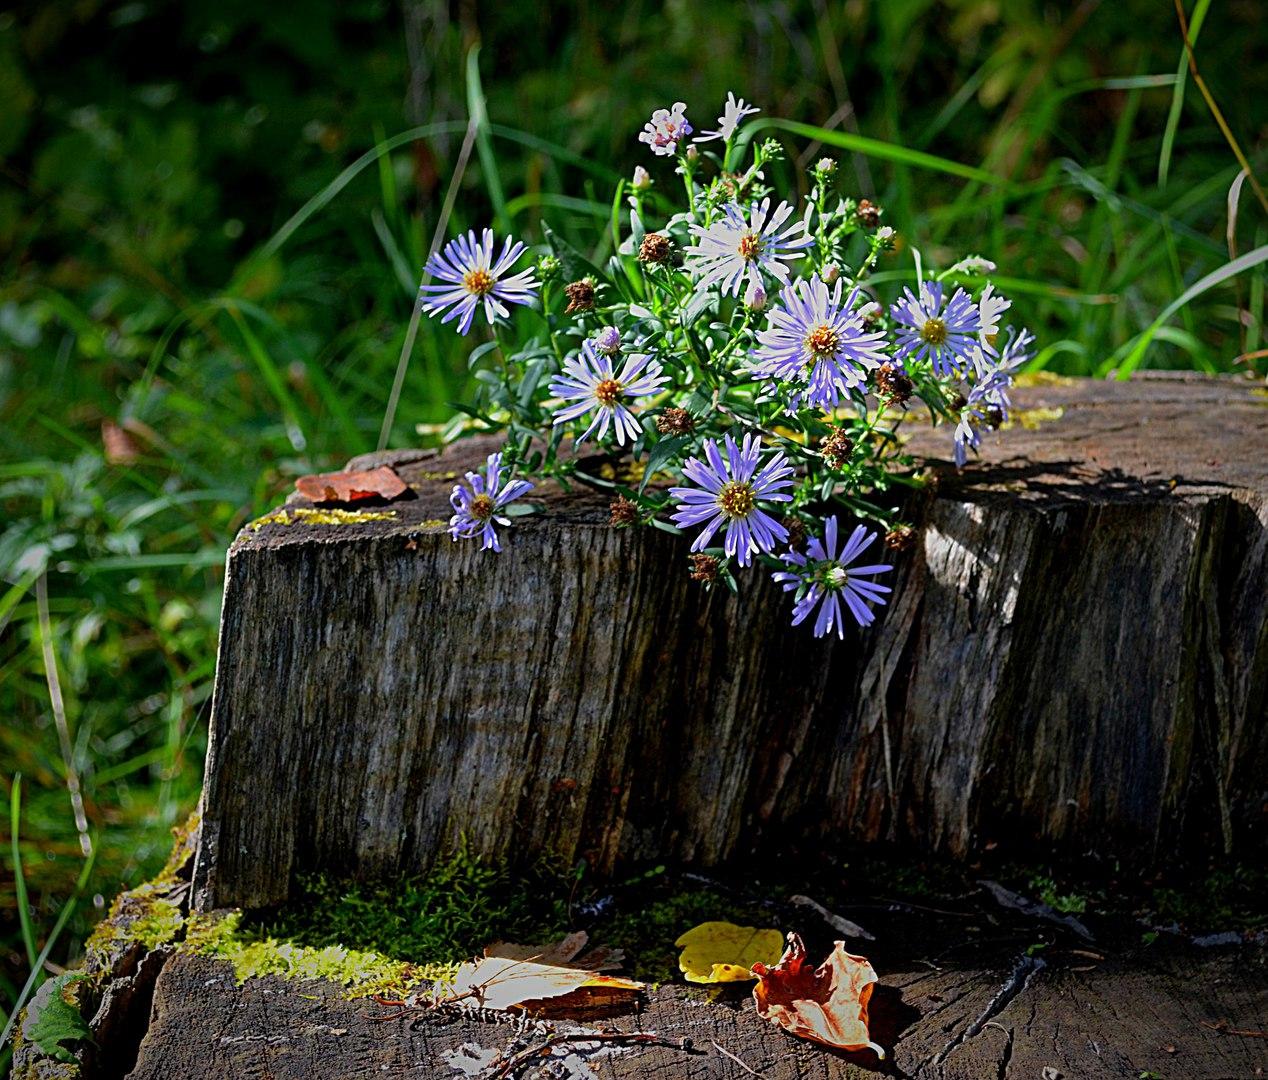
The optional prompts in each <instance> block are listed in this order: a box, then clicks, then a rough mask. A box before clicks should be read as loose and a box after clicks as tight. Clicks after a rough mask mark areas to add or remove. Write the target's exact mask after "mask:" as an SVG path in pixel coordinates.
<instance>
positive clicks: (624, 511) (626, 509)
mask: <svg viewBox="0 0 1268 1080" xmlns="http://www.w3.org/2000/svg"><path fill="white" fill-rule="evenodd" d="M638 522H639V512H638V503H636V502H631V501H630V500H629V499H627V498H626V497H625V496H624V495H618V496H617V497H616V498H615V499H613V500H612V502H611V503H610V504H609V505H608V524H609V525H611V526H612V527H613V528H614V529H628V528H629V527H630V526H631V525H637V524H638Z"/></svg>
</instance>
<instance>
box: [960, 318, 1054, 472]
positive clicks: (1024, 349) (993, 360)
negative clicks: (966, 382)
mask: <svg viewBox="0 0 1268 1080" xmlns="http://www.w3.org/2000/svg"><path fill="white" fill-rule="evenodd" d="M1034 340H1035V338H1034V335H1033V334H1031V333H1030V331H1029V330H1022V331H1020V332H1017V333H1014V331H1013V330H1012V329H1011V328H1010V329H1009V331H1008V340H1007V341H1006V342H1005V343H1004V347H1003V348H1002V349H1001V350H1000V351H999V353H998V354H996V353H994V352H993V351H991V350H989V349H981V348H978V349H974V351H973V358H972V363H971V365H970V370H971V374H972V378H973V387H972V389H970V390H969V395H968V398H967V400H966V401H965V404H964V407H963V408H962V409H961V410H960V418H959V422H958V423H957V424H956V426H955V463H956V465H958V466H960V467H961V468H963V467H964V463H965V462H966V461H967V460H968V456H969V454H968V452H969V450H976V449H977V448H978V446H979V445H980V444H981V441H982V440H981V436H980V434H979V433H978V428H979V427H980V426H983V425H985V426H988V427H999V425H1000V424H1002V423H1004V422H1005V421H1006V420H1007V419H1008V412H1009V410H1010V409H1011V408H1012V405H1013V403H1012V400H1011V398H1010V397H1009V390H1010V389H1011V388H1012V385H1013V376H1014V374H1015V373H1016V371H1017V369H1018V368H1019V367H1021V366H1022V365H1023V364H1025V363H1027V362H1028V361H1029V360H1030V351H1029V350H1030V346H1031V345H1032V344H1033V343H1034Z"/></svg>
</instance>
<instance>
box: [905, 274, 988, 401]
mask: <svg viewBox="0 0 1268 1080" xmlns="http://www.w3.org/2000/svg"><path fill="white" fill-rule="evenodd" d="M890 313H891V314H892V315H893V316H894V321H895V322H897V323H898V324H899V329H898V333H897V337H898V350H897V352H896V353H895V354H894V355H895V358H896V359H898V360H905V359H907V358H908V357H914V358H915V359H916V360H924V359H926V358H928V359H930V360H932V362H933V370H934V374H936V375H938V376H941V377H946V376H948V375H956V374H959V373H960V371H961V369H962V368H963V367H964V366H965V365H966V364H968V363H969V361H970V359H971V358H972V355H973V348H974V346H975V345H976V344H977V336H978V332H979V331H980V330H981V328H982V314H981V311H980V310H979V308H978V306H977V305H976V304H975V303H973V301H972V300H971V299H970V298H969V294H968V293H966V292H965V291H964V290H963V289H956V290H955V295H954V296H952V297H951V299H950V300H949V301H947V305H946V307H945V308H944V307H943V306H942V284H941V283H940V282H937V281H926V282H925V283H924V284H923V285H921V286H920V296H919V298H917V297H915V296H913V295H912V292H911V290H910V289H904V290H903V296H901V297H900V298H899V300H898V302H897V303H896V304H894V306H893V307H892V308H890Z"/></svg>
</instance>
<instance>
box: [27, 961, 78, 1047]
mask: <svg viewBox="0 0 1268 1080" xmlns="http://www.w3.org/2000/svg"><path fill="white" fill-rule="evenodd" d="M84 977H85V976H84V972H82V971H67V972H65V973H64V974H62V975H58V976H57V977H56V978H54V979H51V980H49V986H50V990H49V996H48V997H47V998H46V999H45V1000H44V1002H43V1003H42V1005H41V1006H40V1009H39V1011H38V1012H35V1011H34V1006H33V1007H32V1010H31V1012H32V1013H34V1015H32V1014H31V1013H28V1014H27V1016H28V1019H27V1022H26V1024H25V1025H24V1026H23V1028H22V1034H23V1036H24V1037H25V1038H27V1039H28V1040H30V1042H31V1043H33V1044H34V1045H35V1047H36V1049H38V1050H39V1052H40V1053H41V1054H43V1055H44V1056H45V1057H50V1058H52V1059H53V1060H54V1061H63V1062H66V1063H67V1064H73V1063H74V1061H75V1054H74V1052H73V1051H72V1050H70V1049H69V1048H68V1047H66V1046H64V1045H63V1044H64V1043H77V1042H91V1041H92V1032H91V1030H89V1027H88V1023H87V1021H85V1020H84V1017H83V1014H82V1013H81V1012H80V1011H79V1008H78V1007H77V1006H75V1005H71V1004H69V1003H68V1002H67V1001H66V999H65V998H64V997H62V992H63V991H64V990H65V989H66V988H67V987H68V986H69V985H70V984H71V983H72V982H75V981H76V980H78V979H82V978H84Z"/></svg>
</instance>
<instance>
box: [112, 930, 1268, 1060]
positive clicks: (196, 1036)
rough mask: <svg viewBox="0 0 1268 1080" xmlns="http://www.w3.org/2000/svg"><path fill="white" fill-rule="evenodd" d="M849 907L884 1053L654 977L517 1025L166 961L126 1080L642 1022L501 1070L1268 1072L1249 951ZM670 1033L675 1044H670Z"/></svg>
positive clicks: (1254, 952) (738, 1000)
mask: <svg viewBox="0 0 1268 1080" xmlns="http://www.w3.org/2000/svg"><path fill="white" fill-rule="evenodd" d="M847 910H850V912H851V915H853V916H854V917H857V918H860V919H862V918H866V919H867V921H868V924H869V928H870V929H872V930H873V931H875V932H876V933H877V936H878V938H879V939H880V940H879V941H878V942H875V943H868V945H869V951H870V952H871V953H872V956H873V959H874V961H875V963H876V965H877V968H878V971H879V973H880V976H881V985H880V987H879V988H878V989H877V991H876V993H875V995H874V997H873V999H872V1005H871V1027H872V1035H873V1038H875V1039H877V1040H879V1042H880V1043H881V1044H882V1045H883V1046H885V1047H886V1048H888V1050H889V1054H888V1060H886V1061H885V1062H880V1061H878V1059H877V1058H876V1057H875V1056H874V1055H872V1054H871V1053H856V1054H847V1053H840V1052H836V1051H832V1050H827V1049H824V1048H822V1047H819V1046H817V1045H814V1044H811V1043H807V1042H804V1041H801V1040H798V1039H795V1038H793V1037H792V1036H789V1035H786V1034H785V1033H784V1032H782V1031H781V1030H780V1029H778V1028H777V1027H775V1026H774V1025H772V1024H770V1023H768V1022H766V1021H764V1020H762V1019H761V1018H759V1017H758V1016H757V1014H756V1012H755V1010H754V1008H753V1004H752V1000H751V997H750V995H749V990H748V987H747V986H732V987H729V988H725V989H722V990H720V991H717V992H715V993H710V992H708V991H706V990H704V989H703V988H694V989H689V988H687V987H684V986H664V987H661V988H659V989H656V990H654V991H652V992H651V993H650V994H649V995H648V998H647V1000H646V1001H645V1002H643V1003H642V1005H641V1006H640V1007H638V1008H631V1009H629V1010H628V1011H625V1012H621V1013H618V1014H616V1015H610V1016H606V1017H603V1018H602V1019H589V1020H577V1019H573V1020H553V1021H550V1022H541V1023H538V1024H527V1023H523V1022H519V1023H517V1022H515V1021H512V1020H510V1019H509V1018H506V1017H497V1015H496V1014H487V1013H486V1014H483V1017H484V1018H483V1019H482V1018H481V1017H479V1016H476V1015H473V1014H471V1013H462V1012H461V1011H458V1010H452V1011H436V1010H427V1009H414V1010H402V1009H398V1008H394V1007H390V1006H383V1005H379V1004H377V1003H375V1002H374V1001H370V1000H365V999H362V1000H351V1001H350V1000H347V999H346V997H344V996H343V995H342V992H341V991H340V990H339V988H337V987H334V986H331V985H329V984H324V983H320V982H312V981H309V982H293V981H287V980H283V979H279V978H275V977H269V978H263V979H250V980H248V981H247V982H245V983H244V984H242V985H240V986H239V985H238V984H236V982H235V979H234V975H233V971H232V968H231V967H230V966H229V965H228V964H227V963H224V962H223V961H217V960H210V959H205V958H200V957H196V956H187V955H183V954H180V953H177V955H175V956H174V957H173V958H172V959H170V960H169V961H168V962H167V965H166V966H165V967H164V969H163V971H162V973H161V974H160V976H159V979H158V983H157V985H156V987H155V991H154V1006H153V1010H152V1012H151V1015H150V1023H149V1029H148V1031H147V1033H146V1035H145V1038H144V1041H143V1042H142V1043H141V1046H140V1051H139V1054H138V1055H137V1058H136V1065H135V1069H134V1070H133V1071H131V1072H130V1073H129V1074H128V1075H130V1076H131V1078H132V1080H186V1078H188V1080H202V1078H203V1077H208V1076H213V1077H218V1078H224V1080H246V1078H248V1077H260V1078H264V1077H268V1078H270V1080H336V1078H338V1080H352V1078H355V1077H371V1076H383V1075H391V1076H398V1075H399V1076H408V1077H417V1078H420V1080H423V1078H434V1080H442V1078H444V1080H451V1078H457V1077H461V1076H463V1075H468V1076H477V1077H486V1078H487V1077H493V1076H497V1075H498V1073H497V1070H496V1068H490V1067H488V1063H489V1062H490V1060H491V1059H493V1060H500V1061H503V1062H504V1061H506V1060H507V1059H508V1058H510V1057H511V1056H512V1055H514V1054H516V1053H519V1052H521V1051H523V1050H526V1049H527V1048H529V1047H531V1046H536V1045H541V1044H542V1042H543V1040H544V1039H545V1038H546V1037H547V1036H548V1035H550V1034H558V1033H566V1032H570V1031H576V1030H577V1029H578V1028H579V1027H581V1026H584V1027H585V1028H586V1029H588V1030H589V1031H595V1030H605V1031H624V1032H630V1031H641V1032H654V1033H655V1034H656V1035H658V1036H659V1037H661V1038H662V1039H665V1040H667V1041H669V1042H671V1043H673V1044H676V1045H673V1046H627V1047H622V1048H619V1049H614V1048H613V1047H610V1046H609V1047H607V1048H604V1049H603V1050H602V1052H601V1053H599V1054H597V1055H596V1054H595V1051H596V1050H598V1049H600V1048H599V1047H597V1046H595V1045H594V1044H586V1043H585V1042H584V1041H581V1042H579V1043H577V1044H572V1045H570V1046H568V1047H567V1048H566V1050H564V1051H562V1052H560V1053H559V1054H558V1055H557V1056H556V1057H555V1058H554V1059H553V1060H552V1061H551V1063H550V1068H549V1069H547V1068H544V1067H542V1064H543V1063H542V1062H541V1061H540V1060H539V1061H537V1062H532V1061H530V1063H529V1065H527V1066H525V1067H524V1068H520V1069H516V1070H514V1071H512V1072H509V1073H508V1074H505V1075H509V1076H511V1077H515V1078H519V1080H524V1078H528V1077H556V1078H561V1077H562V1078H567V1080H586V1078H592V1077H599V1078H612V1080H615V1078H627V1077H628V1078H633V1077H644V1078H648V1080H705V1078H710V1080H712V1078H718V1080H723V1078H725V1080H746V1078H747V1077H749V1076H751V1075H752V1073H750V1072H747V1071H746V1069H751V1070H753V1071H754V1072H755V1073H756V1074H758V1075H760V1076H762V1077H765V1078H766V1080H811V1078H813V1080H846V1078H851V1077H853V1078H863V1077H866V1076H869V1075H875V1074H877V1073H881V1074H886V1075H891V1076H900V1077H911V1078H919V1080H983V1078H998V1080H1043V1078H1045V1077H1047V1078H1049V1080H1053V1078H1065V1080H1111V1078H1114V1080H1118V1078H1123V1080H1126V1078H1130V1080H1138V1078H1139V1077H1140V1076H1141V1075H1142V1074H1145V1073H1148V1074H1152V1075H1155V1076H1157V1077H1162V1078H1165V1080H1181V1078H1183V1080H1234V1078H1237V1080H1241V1078H1247V1080H1249V1078H1252V1077H1255V1076H1262V1075H1264V1070H1265V1069H1268V1042H1266V1041H1265V1039H1264V1038H1261V1037H1257V1036H1254V1035H1239V1034H1230V1033H1223V1032H1222V1031H1221V1030H1220V1029H1221V1028H1224V1029H1227V1028H1232V1029H1235V1030H1236V1031H1239V1032H1249V1031H1258V1032H1261V1033H1262V1032H1268V974H1266V972H1265V969H1264V959H1265V957H1264V946H1263V944H1262V943H1259V944H1242V945H1237V946H1232V947H1228V948H1222V949H1210V948H1207V949H1199V948H1195V947H1194V946H1192V945H1190V944H1188V943H1185V942H1182V941H1181V939H1178V938H1171V937H1168V936H1166V935H1164V936H1163V937H1162V938H1160V939H1159V940H1158V941H1157V942H1155V944H1154V945H1152V946H1150V947H1148V948H1139V947H1138V948H1133V949H1131V950H1129V951H1128V952H1126V953H1120V954H1115V953H1114V951H1113V950H1110V949H1106V948H1105V947H1104V946H1102V945H1100V944H1098V943H1094V942H1086V941H1082V940H1079V939H1078V938H1075V937H1072V936H1068V935H1067V936H1066V937H1065V938H1064V939H1061V935H1058V940H1056V941H1052V942H1051V943H1050V944H1049V946H1048V947H1047V948H1046V949H1044V950H1043V951H1042V952H1038V953H1037V954H1036V956H1035V957H1030V956H1027V955H1026V949H1027V946H1028V945H1029V944H1031V943H1033V942H1034V941H1036V940H1037V939H1038V938H1039V937H1045V938H1049V939H1051V937H1052V935H1051V934H1049V933H1047V932H1046V931H1041V930H1039V929H1038V928H1037V926H1036V925H1034V924H1032V925H1030V926H1029V927H1026V926H1023V925H1022V922H1023V920H1009V919H1003V920H1002V921H1001V920H997V919H995V918H993V917H990V916H989V915H985V916H984V915H983V913H982V912H980V911H979V912H978V913H977V918H978V919H979V920H980V921H977V922H974V921H972V920H973V918H974V916H973V915H970V916H969V919H970V921H968V922H966V921H965V918H964V917H963V916H950V915H939V914H938V913H936V912H930V911H924V910H914V909H907V910H903V909H901V908H896V909H893V910H890V911H887V912H876V911H872V912H858V911H856V910H854V909H847ZM824 947H825V951H826V939H825V945H824ZM683 1039H687V1040H689V1041H690V1042H689V1045H690V1047H691V1049H690V1051H685V1050H683V1049H682V1048H681V1046H682V1040H683ZM715 1044H716V1045H715ZM464 1047H466V1050H465V1051H464V1050H463V1048H464ZM719 1047H721V1048H723V1049H724V1050H726V1051H729V1053H730V1054H732V1055H734V1058H733V1057H728V1056H726V1054H724V1053H722V1052H721V1051H720V1050H719V1049H718V1048H719ZM569 1053H570V1054H572V1055H574V1056H573V1057H572V1058H571V1060H564V1059H565V1057H566V1055H567V1054H569ZM495 1055H500V1058H495ZM735 1058H738V1059H739V1060H740V1061H741V1062H743V1065H741V1064H738V1063H737V1062H736V1061H735ZM481 1061H483V1062H484V1063H485V1067H484V1068H481V1067H479V1064H478V1063H479V1062H481ZM459 1063H461V1065H462V1067H461V1068H460V1067H459ZM587 1068H588V1069H589V1070H590V1071H586V1069H587ZM1045 1069H1047V1070H1050V1071H1049V1072H1045V1071H1044V1070H1045Z"/></svg>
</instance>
